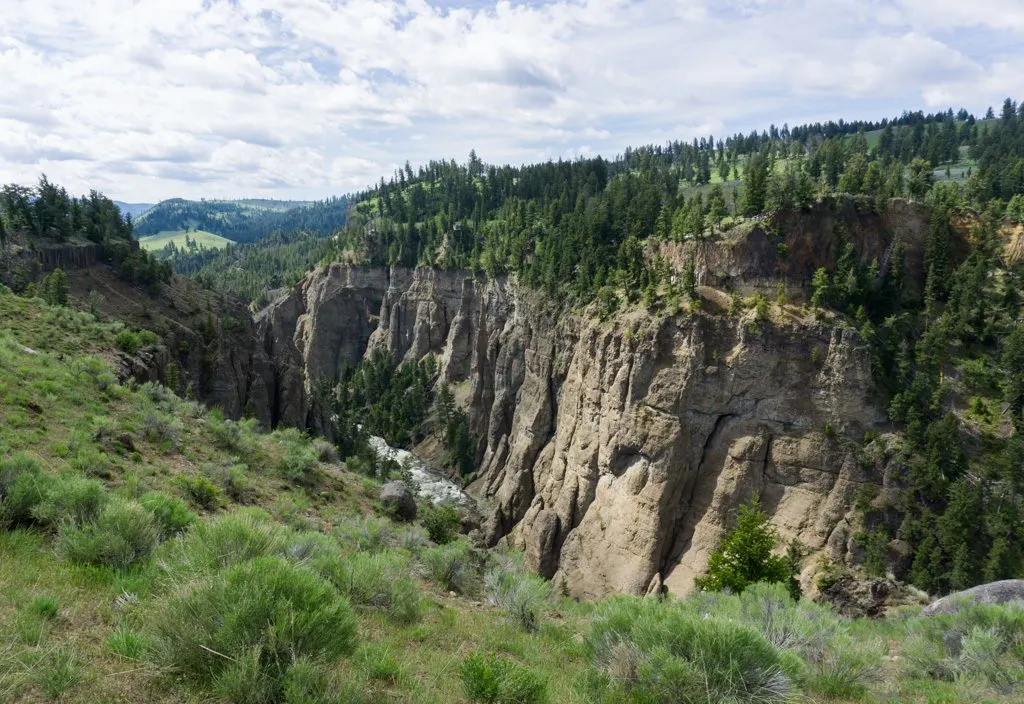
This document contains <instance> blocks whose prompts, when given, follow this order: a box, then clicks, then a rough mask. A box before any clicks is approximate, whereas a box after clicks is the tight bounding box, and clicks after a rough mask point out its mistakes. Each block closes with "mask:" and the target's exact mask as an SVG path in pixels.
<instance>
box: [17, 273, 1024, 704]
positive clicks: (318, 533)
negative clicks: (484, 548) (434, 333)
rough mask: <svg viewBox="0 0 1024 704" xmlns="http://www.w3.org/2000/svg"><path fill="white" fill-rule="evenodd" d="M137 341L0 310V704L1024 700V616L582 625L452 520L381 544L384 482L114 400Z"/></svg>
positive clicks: (231, 430) (625, 613)
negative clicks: (124, 353)
mask: <svg viewBox="0 0 1024 704" xmlns="http://www.w3.org/2000/svg"><path fill="white" fill-rule="evenodd" d="M132 337H134V340H129V339H127V338H132ZM153 341H154V338H153V337H152V336H150V335H148V334H146V333H145V332H133V331H129V330H126V329H124V327H123V326H122V325H121V324H118V323H114V324H100V323H97V322H96V321H95V319H94V318H93V317H92V316H91V315H89V314H86V313H81V312H75V311H71V310H68V309H64V308H56V307H48V306H46V305H44V304H42V303H41V302H39V301H34V300H27V299H24V298H20V297H17V296H14V295H12V294H10V293H9V292H5V291H3V290H0V564H2V565H3V569H0V701H4V702H39V701H63V702H83V703H86V702H88V703H94V702H95V703H98V702H104V703H108V702H138V701H147V702H209V701H218V702H289V703H298V702H305V703H312V704H319V703H327V702H337V703H338V704H341V703H342V702H446V703H447V702H559V703H561V702H580V703H583V702H587V703H590V702H609V703H610V702H666V703H667V702H680V701H690V702H708V703H709V704H710V702H719V701H726V700H728V701H734V702H783V701H851V702H852V701H859V702H864V701H867V702H873V701H877V702H896V701H899V702H926V701H927V702H955V701H968V700H974V701H993V702H1010V701H1019V699H1016V698H1015V697H1016V696H1017V695H1019V694H1020V689H1019V687H1020V684H1021V672H1022V668H1021V664H1022V662H1024V650H1022V647H1021V644H1022V643H1024V609H1020V608H1017V609H1013V608H999V607H978V608H974V609H970V610H968V611H965V612H962V614H961V615H959V616H955V617H943V618H933V619H925V618H921V617H917V616H914V615H913V613H912V612H907V613H903V614H900V615H898V616H894V617H892V618H890V619H888V620H883V621H874V622H869V621H848V620H845V619H842V618H840V617H838V616H836V615H835V614H834V613H832V612H831V611H830V610H828V609H827V608H826V607H822V606H817V605H814V604H811V603H809V602H806V601H801V602H799V603H796V602H792V601H790V600H789V598H788V596H787V595H786V591H785V588H784V587H782V586H781V585H776V586H765V587H760V586H759V587H755V588H751V589H748V590H747V591H745V592H744V593H743V595H742V596H740V597H735V596H725V595H721V594H705V595H702V596H700V597H697V598H691V599H689V600H687V601H685V602H674V601H662V600H656V599H648V600H642V599H633V598H628V599H614V600H610V601H607V602H604V603H597V604H576V603H573V602H571V601H568V600H564V599H560V598H558V596H557V595H554V594H551V593H550V587H549V586H548V585H547V584H545V583H544V582H543V581H541V580H539V579H538V578H537V577H535V576H531V575H528V574H526V573H525V572H524V571H523V570H522V567H521V561H520V560H519V559H517V557H516V556H515V555H514V554H507V553H501V552H492V553H483V552H481V551H478V550H476V549H473V548H471V547H470V545H469V543H468V542H466V541H465V540H463V539H455V540H453V538H454V537H455V528H456V526H457V523H458V519H457V517H455V516H450V515H448V512H446V511H442V510H425V509H426V508H427V507H423V506H421V519H420V521H418V522H413V523H396V522H392V521H391V520H390V519H389V518H388V517H387V516H386V515H385V512H384V511H383V509H382V508H381V507H380V506H379V505H378V504H377V502H376V501H375V500H374V499H375V497H376V495H377V487H378V486H379V483H380V481H381V478H380V477H381V474H383V473H387V472H389V471H394V469H393V468H388V467H385V466H377V467H373V468H369V471H371V472H372V473H374V475H375V476H373V477H371V476H366V475H359V474H355V473H353V472H351V471H349V469H348V468H346V467H345V466H344V465H343V464H341V463H339V462H338V461H336V459H335V457H336V455H335V454H334V451H333V448H332V447H331V446H330V445H329V444H327V443H324V442H320V441H313V440H310V439H307V438H305V437H304V436H303V435H301V434H300V433H298V432H296V431H294V430H278V431H275V432H272V433H267V432H263V431H261V430H260V429H258V428H257V427H255V425H254V424H253V423H251V422H247V421H243V422H239V423H235V422H232V421H229V420H226V419H224V417H223V416H222V415H221V414H219V413H218V412H216V411H210V410H208V409H206V408H204V407H202V406H199V405H197V404H195V403H193V402H190V401H187V400H183V399H179V398H177V397H175V396H174V395H173V394H171V393H169V392H168V391H167V390H166V389H164V388H162V387H160V386H156V385H152V384H145V385H142V386H137V385H134V384H132V383H119V382H118V380H117V379H116V378H115V377H114V375H113V374H112V372H111V370H110V369H111V368H110V361H111V360H112V359H113V358H114V356H115V355H117V354H118V348H119V347H121V348H134V347H135V346H138V345H142V346H143V347H145V345H147V344H151V343H152V342H153Z"/></svg>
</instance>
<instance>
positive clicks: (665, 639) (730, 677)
mask: <svg viewBox="0 0 1024 704" xmlns="http://www.w3.org/2000/svg"><path fill="white" fill-rule="evenodd" d="M585 647H586V650H587V652H588V653H589V654H590V656H591V658H592V661H593V663H594V665H595V667H596V668H598V669H599V670H602V671H603V672H604V674H605V675H606V678H605V679H604V680H602V679H601V678H595V679H594V680H593V681H595V682H602V681H604V682H605V683H606V685H607V686H608V687H612V688H614V689H621V690H623V692H622V694H623V695H624V696H625V695H628V696H632V697H634V699H635V700H638V701H643V702H652V703H657V702H665V703H666V704H668V703H669V702H708V703H709V704H710V703H711V702H720V701H732V702H776V701H783V700H784V699H785V698H786V696H787V695H788V693H789V691H790V682H789V678H788V677H787V676H786V674H785V672H784V669H783V661H782V659H781V658H780V656H779V653H778V652H777V651H776V650H775V648H774V647H772V645H771V643H769V642H768V641H767V640H766V639H765V638H764V637H763V636H762V635H761V634H760V633H758V632H757V631H756V630H754V629H753V628H750V627H748V626H745V625H743V624H741V623H737V622H735V621H732V620H726V619H719V618H716V617H715V616H713V615H709V614H700V613H696V612H695V610H694V608H693V606H692V605H688V604H685V603H673V602H659V601H653V600H642V599H636V598H619V599H613V600H612V601H610V602H609V603H607V604H606V605H605V606H604V607H603V609H602V611H601V612H600V613H599V614H598V616H597V618H595V619H594V622H593V624H592V625H591V628H590V632H589V633H588V634H587V635H586V638H585Z"/></svg>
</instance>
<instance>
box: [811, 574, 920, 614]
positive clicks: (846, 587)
mask: <svg viewBox="0 0 1024 704" xmlns="http://www.w3.org/2000/svg"><path fill="white" fill-rule="evenodd" d="M818 601H823V602H825V603H828V604H831V605H832V607H833V608H834V609H835V610H836V611H838V612H839V613H840V614H842V615H843V616H846V617H848V618H882V617H884V616H885V615H886V614H887V613H888V612H889V611H891V610H892V609H895V608H896V607H899V606H919V605H922V604H925V603H927V602H928V595H927V594H925V593H924V592H922V591H920V590H918V589H916V588H915V587H913V586H911V585H909V584H904V583H902V582H899V581H897V580H895V579H891V578H889V577H875V578H868V579H862V578H858V577H857V576H856V575H855V574H853V573H852V572H848V573H846V574H843V575H842V576H840V577H839V578H838V579H836V580H835V581H834V582H832V583H831V584H830V585H829V586H828V587H826V588H824V589H823V590H822V591H821V593H820V595H819V596H818Z"/></svg>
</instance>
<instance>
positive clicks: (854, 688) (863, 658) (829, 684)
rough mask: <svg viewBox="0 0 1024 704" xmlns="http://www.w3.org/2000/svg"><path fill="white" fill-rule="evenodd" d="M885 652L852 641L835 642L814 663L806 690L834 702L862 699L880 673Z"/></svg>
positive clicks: (807, 675) (805, 676) (837, 640)
mask: <svg viewBox="0 0 1024 704" xmlns="http://www.w3.org/2000/svg"><path fill="white" fill-rule="evenodd" d="M881 664H882V653H881V649H880V648H879V647H877V646H875V645H874V644H872V643H858V642H856V641H854V640H853V639H852V638H849V637H844V638H833V639H832V641H831V642H830V643H829V647H828V649H827V650H825V651H824V652H823V653H822V654H821V656H820V657H818V658H817V659H814V660H811V661H810V662H809V664H808V667H807V670H806V672H805V673H804V675H803V681H804V686H805V687H806V688H807V690H809V691H810V692H813V693H814V694H820V695H822V696H825V697H828V698H830V699H840V700H842V699H859V698H861V697H862V696H863V695H864V694H866V693H867V689H868V683H869V682H870V681H871V680H872V679H873V678H874V676H875V675H876V674H878V673H879V671H880V669H881Z"/></svg>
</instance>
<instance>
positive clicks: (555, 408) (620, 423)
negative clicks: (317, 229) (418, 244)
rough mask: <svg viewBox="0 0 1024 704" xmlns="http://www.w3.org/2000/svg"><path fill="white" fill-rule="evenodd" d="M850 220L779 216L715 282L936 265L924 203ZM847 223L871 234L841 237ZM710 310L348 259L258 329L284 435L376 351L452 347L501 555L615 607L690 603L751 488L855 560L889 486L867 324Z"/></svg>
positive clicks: (848, 229)
mask: <svg viewBox="0 0 1024 704" xmlns="http://www.w3.org/2000/svg"><path fill="white" fill-rule="evenodd" d="M837 207H843V208H845V207H850V208H856V205H855V204H852V205H851V204H848V205H840V206H830V208H832V209H829V210H827V211H823V212H821V213H811V214H809V215H807V216H806V217H807V218H810V219H809V220H808V221H806V222H805V221H800V222H795V223H790V224H789V225H786V226H785V229H783V230H781V231H783V232H785V233H786V235H785V236H784V237H781V238H780V236H778V235H774V234H772V232H778V231H780V230H779V229H778V227H779V224H778V223H776V224H775V225H774V226H772V227H769V226H768V224H764V225H761V224H755V226H754V227H748V228H746V229H745V230H743V231H742V232H739V233H734V234H733V235H732V236H731V239H725V240H722V241H719V242H717V243H711V244H706V245H704V244H702V245H701V246H704V247H705V249H706V250H707V252H705V253H706V254H707V257H706V258H705V259H704V260H703V261H704V264H703V265H702V266H704V270H703V271H702V281H703V282H704V283H705V284H708V285H714V286H715V287H716V288H719V289H732V290H738V289H740V286H741V284H742V285H746V286H748V287H749V288H752V289H754V290H759V289H766V288H768V287H771V288H774V287H775V286H776V285H777V284H778V283H783V284H784V285H787V286H788V285H796V286H799V285H800V284H801V283H802V281H803V279H804V278H805V277H807V276H809V272H813V271H814V269H816V268H817V267H818V266H820V265H827V264H828V262H829V258H830V257H834V256H835V255H836V254H837V253H838V251H840V249H841V247H840V246H839V244H840V243H841V242H843V241H848V239H849V238H850V237H851V236H852V238H853V241H854V242H855V244H856V246H858V247H862V248H864V251H863V252H862V253H861V255H862V258H865V260H866V261H870V260H872V259H874V258H884V257H885V256H886V253H887V252H892V250H893V249H894V247H895V245H896V243H897V242H901V243H902V244H903V247H904V249H905V250H906V259H907V270H908V271H909V272H914V271H918V270H919V268H920V266H921V263H920V262H921V257H922V247H923V237H924V233H925V232H926V231H927V220H926V219H925V218H923V215H922V213H921V212H920V211H919V210H918V209H917V206H914V205H912V204H906V203H903V202H898V201H897V202H894V203H892V204H890V209H889V211H887V213H885V214H883V215H881V216H879V215H877V214H870V213H867V214H861V215H858V214H857V213H858V212H859V211H856V212H854V213H853V215H850V214H846V215H844V214H843V213H842V212H839V213H838V214H836V212H835V210H834V209H835V208H837ZM848 216H849V217H855V226H849V225H846V226H844V227H842V228H840V227H839V226H838V223H839V222H842V221H843V218H844V217H848ZM856 218H861V219H859V220H857V219H856ZM783 224H784V223H783ZM838 230H842V232H841V233H838V232H837V231H838ZM815 233H816V234H815ZM851 233H852V235H851ZM815 237H817V238H818V239H820V240H822V241H821V242H819V241H817V240H816V239H815ZM780 244H781V245H785V246H780ZM714 247H717V249H712V248H714ZM685 254H686V252H683V253H682V255H685ZM682 255H681V256H682ZM712 255H714V256H712ZM683 259H684V260H685V256H684V257H683ZM681 261H682V260H681ZM704 294H705V297H706V298H707V300H708V301H713V300H714V299H715V298H716V296H720V295H721V294H720V293H716V291H714V290H712V289H710V288H708V289H706V290H705V291H704ZM713 309H714V306H710V307H709V311H708V312H702V311H698V312H694V313H687V312H678V313H672V314H667V313H652V312H649V311H647V310H645V309H637V308H633V309H627V310H625V311H623V312H620V313H619V314H617V315H615V316H614V317H613V318H612V319H610V320H607V321H602V320H601V319H600V318H599V317H598V316H597V315H596V313H595V311H593V310H590V309H583V310H579V309H565V308H563V307H562V306H560V305H558V304H557V303H555V302H552V301H549V300H545V299H544V298H543V297H542V296H541V295H539V294H538V293H536V292H534V291H532V290H528V289H526V288H524V287H522V286H520V285H518V284H517V283H516V282H515V280H512V279H505V278H500V277H499V278H486V277H484V276H482V275H476V274H472V273H469V272H455V271H435V270H429V269H418V270H415V271H410V270H404V269H392V270H384V269H372V268H358V267H348V266H342V265H333V266H331V267H329V268H326V269H320V270H318V271H316V272H314V273H312V274H311V275H310V276H309V277H307V278H306V280H305V281H303V282H302V284H300V285H299V286H298V287H296V288H295V289H294V290H292V291H290V292H288V293H287V294H285V295H283V296H281V297H280V298H278V299H277V300H275V301H274V302H273V303H272V304H271V305H270V306H269V307H268V308H267V309H266V310H264V311H263V312H262V313H261V314H260V315H259V317H258V325H259V331H260V336H261V338H262V339H263V340H264V343H265V346H266V349H267V352H268V354H269V356H270V357H271V358H272V359H273V360H274V362H275V380H274V382H273V384H272V387H273V394H272V395H273V397H274V399H273V405H274V408H275V409H276V410H275V412H274V414H273V415H274V418H275V420H276V421H277V422H281V423H287V424H293V425H300V426H306V427H313V425H314V424H313V423H311V420H310V419H311V415H312V413H311V410H312V409H311V406H312V404H311V402H310V398H311V395H312V393H313V391H314V389H316V388H317V387H318V385H319V384H320V383H321V382H323V381H327V382H330V381H333V380H334V379H336V378H337V376H338V374H339V373H340V371H341V369H342V368H343V367H344V366H345V365H347V364H355V363H356V362H358V360H359V359H360V358H361V357H362V356H363V355H365V354H367V353H368V352H369V351H370V350H373V349H376V348H384V349H388V350H390V351H391V352H392V353H393V354H394V356H395V358H396V359H399V360H418V359H421V358H423V357H424V356H425V355H428V354H434V355H436V357H437V359H438V360H439V362H440V376H441V379H442V380H443V381H444V382H447V383H449V384H451V385H452V386H453V388H454V389H455V391H456V397H457V398H458V399H459V401H460V402H461V403H462V404H463V406H464V407H465V408H467V409H468V411H469V414H470V421H471V426H472V429H473V430H474V431H475V432H477V433H478V434H479V436H480V438H481V443H480V446H479V450H478V467H479V469H478V471H477V473H476V475H475V478H474V481H473V482H472V484H471V485H470V487H469V489H470V492H471V493H472V494H474V495H475V496H476V497H477V498H478V501H479V505H480V507H481V511H482V512H483V514H484V515H485V520H484V525H483V532H484V534H485V537H486V540H487V542H489V543H491V544H494V543H496V542H498V541H506V542H507V543H509V544H511V545H513V546H514V547H516V548H518V549H521V550H523V551H524V552H525V554H526V556H527V560H528V562H529V564H530V565H531V566H532V567H534V568H535V569H537V570H538V571H539V572H541V573H542V574H543V575H545V576H548V577H551V578H553V579H554V580H555V581H556V583H557V584H558V585H559V586H561V587H564V589H565V590H566V591H567V592H568V593H570V594H572V595H575V596H580V597H598V596H602V595H605V594H608V593H610V592H626V593H634V594H643V593H648V592H659V591H663V590H669V591H672V592H685V591H687V590H689V589H690V588H691V587H692V584H693V579H694V577H695V576H696V575H698V574H700V573H701V572H702V571H703V570H704V568H705V566H706V564H707V559H708V557H709V553H710V551H711V550H712V549H713V548H714V547H715V546H716V545H717V544H718V542H719V541H720V539H721V538H722V536H723V535H724V533H725V532H726V531H727V530H728V528H729V527H730V526H731V521H732V520H733V517H734V515H735V509H736V508H737V507H738V506H739V504H740V503H742V502H743V501H745V500H746V499H747V498H748V497H750V496H751V495H752V494H755V493H757V494H759V495H760V496H761V500H762V504H763V506H764V507H765V508H766V509H767V510H768V512H769V513H770V514H771V515H772V517H773V518H772V521H773V523H774V524H775V526H776V527H777V528H778V529H779V531H780V533H781V534H782V536H783V537H785V538H799V539H800V540H801V541H802V542H803V543H804V544H805V545H806V546H808V547H809V548H810V549H811V551H812V553H817V554H825V555H827V556H829V557H830V558H831V559H834V560H843V559H846V558H847V557H848V556H849V555H850V554H851V551H853V550H855V549H856V548H855V546H854V545H853V540H852V537H851V534H852V533H853V532H854V531H853V526H854V525H855V523H856V521H855V519H854V516H853V513H852V512H851V510H850V509H851V507H852V505H853V498H854V495H855V494H856V493H857V489H858V488H859V487H860V486H861V485H863V484H865V483H872V484H877V485H882V484H883V483H885V482H887V481H891V479H889V475H890V474H891V471H890V468H888V467H887V466H886V464H885V461H884V460H878V461H874V460H865V458H864V457H863V456H861V455H860V454H859V453H858V451H857V447H858V445H859V441H860V440H861V439H862V438H863V437H864V434H865V432H866V431H869V430H871V431H885V430H887V429H888V423H887V421H886V414H885V412H884V408H883V407H882V404H881V403H880V402H879V399H877V398H876V397H875V395H874V394H875V392H874V387H873V383H872V378H871V373H870V358H869V353H868V350H867V349H866V347H865V345H864V344H863V343H862V341H861V340H860V339H859V336H858V334H857V333H856V331H855V330H853V329H851V328H848V327H844V326H842V325H839V324H832V323H827V322H822V321H818V320H816V319H814V318H813V317H812V316H809V315H804V314H801V313H800V311H799V310H797V309H795V308H792V307H786V308H784V309H778V308H775V309H774V310H773V313H772V316H771V319H770V320H762V321H757V320H754V317H753V312H749V313H748V314H746V316H745V317H740V318H730V317H727V316H726V315H724V314H722V312H721V311H720V312H718V313H715V312H713ZM853 440H856V441H858V442H852V441H853ZM810 562H811V560H809V561H808V563H810Z"/></svg>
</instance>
